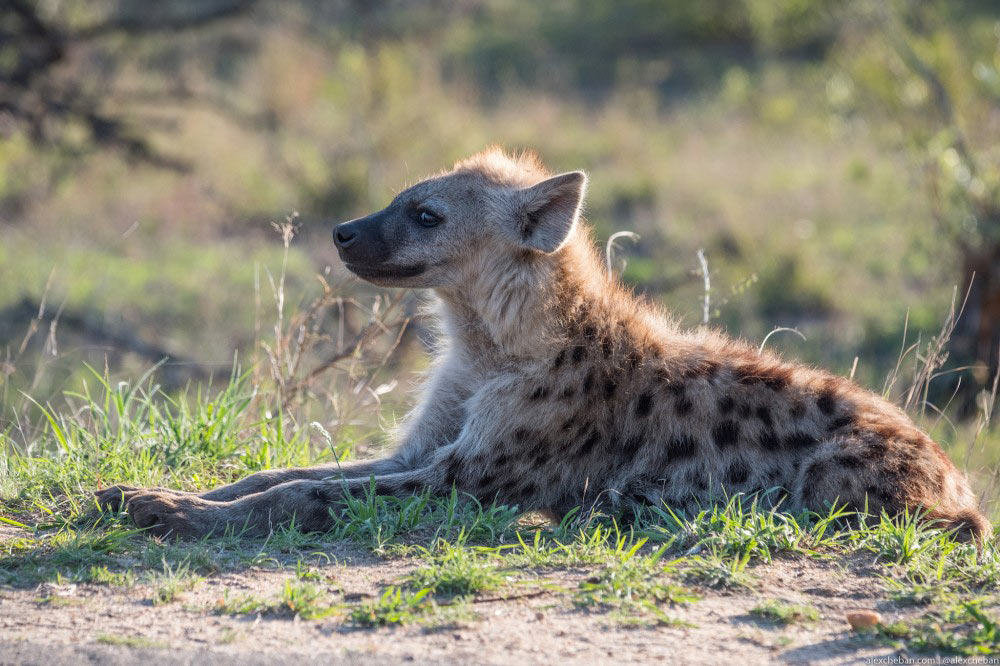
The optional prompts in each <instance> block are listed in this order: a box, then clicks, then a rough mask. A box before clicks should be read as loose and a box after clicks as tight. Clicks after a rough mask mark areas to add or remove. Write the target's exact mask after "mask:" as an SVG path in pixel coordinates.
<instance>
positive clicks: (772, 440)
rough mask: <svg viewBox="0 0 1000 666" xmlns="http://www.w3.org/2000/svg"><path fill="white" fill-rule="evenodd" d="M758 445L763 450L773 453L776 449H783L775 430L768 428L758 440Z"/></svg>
mask: <svg viewBox="0 0 1000 666" xmlns="http://www.w3.org/2000/svg"><path fill="white" fill-rule="evenodd" d="M757 445H758V446H760V448H762V449H768V450H771V451H773V450H774V449H778V448H781V440H779V439H778V435H776V434H775V432H774V430H773V429H771V428H768V429H767V430H765V431H764V432H762V433H761V434H760V437H758V438H757Z"/></svg>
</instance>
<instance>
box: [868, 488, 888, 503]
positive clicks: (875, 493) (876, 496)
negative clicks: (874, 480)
mask: <svg viewBox="0 0 1000 666" xmlns="http://www.w3.org/2000/svg"><path fill="white" fill-rule="evenodd" d="M865 494H867V495H868V497H869V498H871V499H873V500H875V501H877V502H879V503H880V504H888V503H890V502H891V501H892V496H891V495H889V494H888V493H887V492H885V491H884V490H883V489H881V488H879V487H878V486H868V487H867V488H865Z"/></svg>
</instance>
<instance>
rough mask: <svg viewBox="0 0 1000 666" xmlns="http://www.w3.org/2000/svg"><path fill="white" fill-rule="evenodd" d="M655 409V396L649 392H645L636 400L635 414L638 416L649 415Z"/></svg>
mask: <svg viewBox="0 0 1000 666" xmlns="http://www.w3.org/2000/svg"><path fill="white" fill-rule="evenodd" d="M652 409H653V396H652V395H651V394H650V393H649V392H646V393H643V394H642V395H640V396H639V399H638V400H636V402H635V415H636V416H649V412H650V411H652Z"/></svg>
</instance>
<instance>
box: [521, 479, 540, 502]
mask: <svg viewBox="0 0 1000 666" xmlns="http://www.w3.org/2000/svg"><path fill="white" fill-rule="evenodd" d="M537 494H538V486H537V485H535V484H534V483H528V484H527V485H525V486H524V487H523V488H521V491H520V495H521V497H524V498H529V497H534V496H535V495H537Z"/></svg>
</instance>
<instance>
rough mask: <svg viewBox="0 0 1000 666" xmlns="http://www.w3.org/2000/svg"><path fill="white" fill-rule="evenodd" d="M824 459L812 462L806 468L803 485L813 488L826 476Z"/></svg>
mask: <svg viewBox="0 0 1000 666" xmlns="http://www.w3.org/2000/svg"><path fill="white" fill-rule="evenodd" d="M826 474H827V472H826V461H825V460H819V461H817V462H814V463H812V464H811V465H809V467H807V468H806V474H805V479H804V482H805V486H806V488H807V489H808V488H814V487H816V486H818V485H819V484H821V483H822V482H823V478H824V477H825V476H826Z"/></svg>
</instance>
